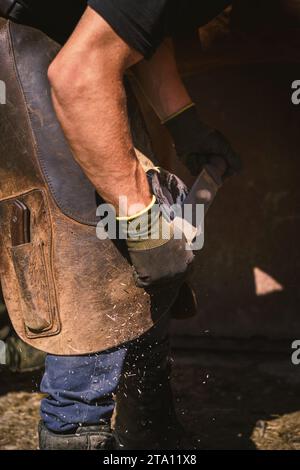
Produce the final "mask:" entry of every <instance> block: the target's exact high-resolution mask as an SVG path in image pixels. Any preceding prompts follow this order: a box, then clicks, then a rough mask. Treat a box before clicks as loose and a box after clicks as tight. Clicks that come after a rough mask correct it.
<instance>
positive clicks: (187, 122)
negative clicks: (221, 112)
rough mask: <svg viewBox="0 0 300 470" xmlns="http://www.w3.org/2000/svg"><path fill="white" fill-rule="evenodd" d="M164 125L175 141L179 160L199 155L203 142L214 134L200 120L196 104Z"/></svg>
mask: <svg viewBox="0 0 300 470" xmlns="http://www.w3.org/2000/svg"><path fill="white" fill-rule="evenodd" d="M163 124H164V125H165V127H166V128H167V129H168V131H169V133H170V135H171V137H172V139H173V142H174V144H175V149H176V152H177V155H178V156H179V158H185V157H186V156H187V155H189V154H192V153H197V152H198V150H199V147H200V145H201V142H202V141H203V140H204V139H205V138H206V137H207V136H208V135H209V134H210V133H211V132H212V129H211V128H209V127H207V126H206V125H204V124H203V123H202V121H201V120H200V118H199V115H198V112H197V108H196V106H195V104H194V103H192V104H190V105H189V106H186V107H185V108H183V109H181V110H180V111H178V112H177V113H175V114H173V115H172V116H170V117H169V118H168V119H166V120H165V121H164V122H163Z"/></svg>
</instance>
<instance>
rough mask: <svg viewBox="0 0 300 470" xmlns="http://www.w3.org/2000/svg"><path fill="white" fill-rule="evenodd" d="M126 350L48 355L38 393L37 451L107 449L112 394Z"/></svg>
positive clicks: (118, 378)
mask: <svg viewBox="0 0 300 470" xmlns="http://www.w3.org/2000/svg"><path fill="white" fill-rule="evenodd" d="M125 356H126V348H122V349H114V350H110V351H105V352H103V353H99V354H93V355H89V356H53V355H48V356H47V359H46V364H45V374H44V377H43V380H42V383H41V391H42V392H43V393H46V394H47V397H46V398H44V399H43V400H42V404H41V417H42V423H41V425H40V448H42V449H67V448H71V449H72V448H77V449H87V448H89V447H91V446H94V447H95V448H97V449H98V448H99V449H101V448H110V447H111V446H112V440H113V439H112V432H111V427H110V420H111V417H112V414H113V411H114V399H113V394H114V393H115V391H116V388H117V386H118V383H119V380H120V376H121V372H122V369H123V363H124V359H125Z"/></svg>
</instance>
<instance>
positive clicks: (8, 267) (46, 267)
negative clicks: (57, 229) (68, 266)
mask: <svg viewBox="0 0 300 470" xmlns="http://www.w3.org/2000/svg"><path fill="white" fill-rule="evenodd" d="M16 207H17V209H18V210H17V211H16ZM25 222H26V223H25ZM15 225H16V226H15ZM0 228H2V234H1V235H2V236H1V237H0V238H2V242H1V244H2V249H1V252H2V253H3V256H2V258H3V263H2V273H1V276H2V279H3V281H4V283H5V285H6V289H5V290H6V292H8V293H9V298H8V299H7V300H8V302H7V305H8V311H9V314H10V316H11V317H12V320H13V324H14V326H15V328H16V330H17V331H18V330H19V329H20V328H21V329H22V330H23V332H24V333H25V335H26V336H27V338H39V337H43V336H52V335H56V334H58V333H59V332H60V320H59V309H58V302H57V296H56V287H55V286H56V285H55V276H54V271H53V267H52V249H53V247H52V244H53V240H52V230H51V222H50V217H49V209H48V204H47V200H46V197H45V195H44V194H43V192H42V191H40V190H34V191H31V192H29V193H27V194H25V195H22V196H20V197H18V198H15V199H10V200H6V201H3V202H1V204H0ZM26 234H27V235H26ZM25 235H26V236H25ZM11 297H15V298H17V297H18V299H19V301H18V304H19V309H18V311H16V310H15V308H11V309H10V308H9V307H10V305H12V306H13V307H14V305H15V302H14V300H13V299H12V302H10V298H11ZM20 314H21V315H20ZM20 321H21V322H22V325H21V323H20Z"/></svg>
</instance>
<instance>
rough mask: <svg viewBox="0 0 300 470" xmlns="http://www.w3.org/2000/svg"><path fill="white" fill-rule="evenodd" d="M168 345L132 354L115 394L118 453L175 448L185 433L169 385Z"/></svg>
mask: <svg viewBox="0 0 300 470" xmlns="http://www.w3.org/2000/svg"><path fill="white" fill-rule="evenodd" d="M170 372H171V361H170V358H169V342H168V341H167V340H166V341H162V342H160V343H157V344H155V343H154V344H152V345H150V346H148V347H147V348H146V349H143V352H142V353H141V352H135V351H133V352H131V353H130V355H129V356H128V358H127V360H126V365H125V370H124V374H123V378H122V381H121V383H120V386H119V389H118V391H117V394H116V420H115V437H116V443H117V446H118V447H117V448H118V449H120V450H139V449H142V450H154V449H165V450H167V449H173V450H174V449H177V448H179V447H180V443H181V440H182V438H183V435H184V431H183V428H182V426H181V425H180V423H179V421H178V420H177V416H176V412H175V408H174V403H173V396H172V390H171V386H170Z"/></svg>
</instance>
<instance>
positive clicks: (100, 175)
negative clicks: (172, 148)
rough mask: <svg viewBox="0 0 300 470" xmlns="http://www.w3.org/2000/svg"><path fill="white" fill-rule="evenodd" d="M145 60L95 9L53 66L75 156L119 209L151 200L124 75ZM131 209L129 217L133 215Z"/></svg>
mask: <svg viewBox="0 0 300 470" xmlns="http://www.w3.org/2000/svg"><path fill="white" fill-rule="evenodd" d="M141 59H142V57H141V55H140V54H139V53H138V52H136V51H135V50H133V49H131V48H130V47H129V46H128V45H127V44H126V43H125V42H124V41H123V40H122V39H121V38H120V37H119V36H117V34H116V33H115V32H114V31H113V30H112V29H111V27H110V26H109V25H108V24H107V23H106V22H105V21H104V20H103V19H102V18H101V17H100V16H99V15H98V14H97V13H95V12H94V11H93V10H92V9H91V8H89V7H88V8H87V10H86V12H85V13H84V15H83V17H82V19H81V21H80V23H79V24H78V26H77V28H76V29H75V31H74V33H73V34H72V36H71V38H70V39H69V41H68V42H67V44H66V45H65V46H64V47H63V49H62V50H61V52H60V53H59V54H58V56H57V57H56V59H55V60H54V62H53V63H52V64H51V65H50V68H49V71H48V77H49V81H50V84H51V88H52V98H53V103H54V107H55V110H56V113H57V116H58V119H59V121H60V123H61V125H62V128H63V130H64V133H65V135H66V137H67V139H68V141H69V144H70V146H71V148H72V150H73V153H74V156H75V158H76V160H77V161H78V163H79V164H80V165H81V167H82V169H83V170H84V172H85V173H86V175H87V176H88V178H89V179H90V180H91V182H92V183H93V185H94V186H95V188H96V189H97V191H98V192H99V194H101V196H102V197H103V198H104V199H105V200H106V202H109V203H111V204H113V205H114V206H115V207H116V208H118V203H119V196H127V198H128V205H129V207H130V206H131V205H134V204H141V205H142V207H146V206H147V205H149V203H150V202H151V198H152V196H151V192H150V189H149V185H148V181H147V178H146V175H145V172H144V170H143V169H142V167H141V165H140V163H139V161H138V159H137V157H136V154H135V151H134V147H133V143H132V139H131V134H130V130H129V124H128V116H127V109H126V95H125V90H124V87H123V76H124V72H125V71H126V69H127V68H128V67H130V66H132V65H133V64H135V63H137V62H138V61H140V60H141ZM134 210H135V209H133V210H130V209H129V211H128V215H131V213H134Z"/></svg>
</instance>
